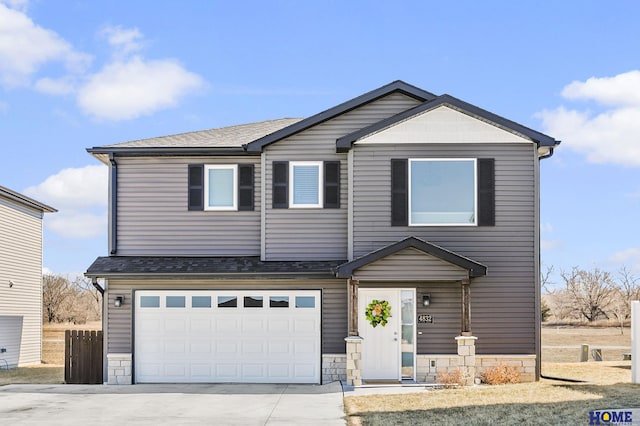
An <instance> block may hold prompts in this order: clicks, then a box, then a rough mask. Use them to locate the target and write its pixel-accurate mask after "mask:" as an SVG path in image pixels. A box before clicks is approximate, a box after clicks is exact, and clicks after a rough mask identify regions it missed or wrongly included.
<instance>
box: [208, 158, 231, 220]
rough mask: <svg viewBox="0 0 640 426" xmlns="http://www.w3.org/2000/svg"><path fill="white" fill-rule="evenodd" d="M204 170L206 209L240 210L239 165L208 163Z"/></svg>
mask: <svg viewBox="0 0 640 426" xmlns="http://www.w3.org/2000/svg"><path fill="white" fill-rule="evenodd" d="M204 171H205V174H204V176H205V179H204V196H205V197H204V209H205V210H238V189H237V187H238V183H237V182H238V166H237V165H235V164H226V165H215V166H214V165H207V166H205V167H204Z"/></svg>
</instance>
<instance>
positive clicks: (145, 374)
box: [134, 290, 321, 383]
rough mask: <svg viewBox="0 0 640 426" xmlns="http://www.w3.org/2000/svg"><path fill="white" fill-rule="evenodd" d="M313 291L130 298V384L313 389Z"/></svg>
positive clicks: (316, 332)
mask: <svg viewBox="0 0 640 426" xmlns="http://www.w3.org/2000/svg"><path fill="white" fill-rule="evenodd" d="M320 330H321V293H320V291H319V290H294V291H292V290H255V291H250V290H242V291H239V290H193V291H185V290H175V291H168V290H162V291H151V290H139V291H136V292H135V332H134V339H135V341H134V348H135V352H134V377H135V381H136V383H320V360H321V352H320V346H321V332H320Z"/></svg>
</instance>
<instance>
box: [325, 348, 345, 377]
mask: <svg viewBox="0 0 640 426" xmlns="http://www.w3.org/2000/svg"><path fill="white" fill-rule="evenodd" d="M346 379H347V355H346V354H322V383H331V382H335V381H343V380H346Z"/></svg>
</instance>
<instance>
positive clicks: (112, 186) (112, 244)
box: [109, 152, 118, 256]
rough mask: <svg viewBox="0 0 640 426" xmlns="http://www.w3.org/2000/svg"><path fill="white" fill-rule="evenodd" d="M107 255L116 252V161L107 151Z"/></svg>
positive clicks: (112, 254)
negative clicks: (108, 179) (108, 164)
mask: <svg viewBox="0 0 640 426" xmlns="http://www.w3.org/2000/svg"><path fill="white" fill-rule="evenodd" d="M109 163H110V166H109V178H110V182H109V205H110V209H111V210H110V212H109V255H111V256H115V255H116V254H117V253H118V232H117V226H118V163H116V159H115V156H114V154H113V152H110V153H109Z"/></svg>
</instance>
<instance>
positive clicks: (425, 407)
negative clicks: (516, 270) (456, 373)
mask: <svg viewBox="0 0 640 426" xmlns="http://www.w3.org/2000/svg"><path fill="white" fill-rule="evenodd" d="M628 331H629V330H628V329H627V330H625V335H622V336H621V335H620V331H619V329H614V328H608V329H607V328H598V329H593V328H587V327H565V328H555V327H553V328H543V331H542V339H543V341H542V344H543V346H546V349H543V354H542V360H543V363H542V374H543V375H545V376H550V377H563V378H572V379H579V380H586V381H588V382H587V383H566V382H561V381H555V380H546V379H542V380H540V381H539V382H536V383H521V384H513V385H500V386H486V385H483V386H473V387H465V388H456V389H441V390H430V391H421V392H420V393H408V394H387V395H366V396H351V397H346V398H345V401H344V404H345V411H346V413H347V416H348V420H349V424H350V425H389V424H393V425H421V424H438V425H444V426H447V425H460V424H465V425H512V424H518V423H520V424H523V425H547V424H570V425H573V424H588V423H589V411H592V410H596V409H604V408H640V385H632V384H630V381H631V362H630V361H622V353H624V352H630V349H626V350H623V349H620V350H617V349H615V350H614V349H603V355H604V359H605V361H603V362H594V361H590V362H586V363H579V362H570V363H566V362H564V361H566V360H569V361H577V360H578V359H579V349H578V348H579V346H580V345H581V344H583V343H584V344H589V345H590V347H592V348H595V347H605V348H606V347H607V346H628V347H630V346H631V342H630V337H629V333H628ZM568 347H575V348H568Z"/></svg>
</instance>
